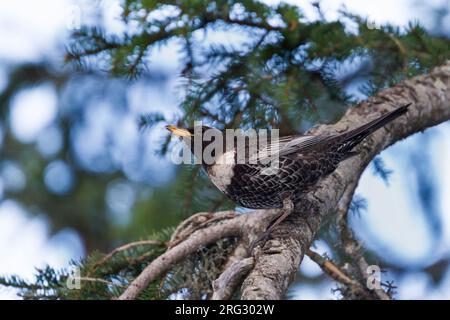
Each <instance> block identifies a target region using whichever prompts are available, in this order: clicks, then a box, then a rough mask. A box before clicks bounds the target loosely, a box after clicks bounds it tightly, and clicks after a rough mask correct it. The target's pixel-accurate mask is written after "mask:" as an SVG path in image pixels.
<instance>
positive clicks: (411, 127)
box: [242, 62, 450, 299]
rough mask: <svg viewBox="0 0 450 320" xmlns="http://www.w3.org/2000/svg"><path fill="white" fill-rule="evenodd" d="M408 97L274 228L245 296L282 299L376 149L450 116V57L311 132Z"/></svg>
mask: <svg viewBox="0 0 450 320" xmlns="http://www.w3.org/2000/svg"><path fill="white" fill-rule="evenodd" d="M407 103H412V105H411V106H410V108H409V112H408V113H407V114H406V116H403V117H401V118H399V119H397V120H396V121H394V122H393V123H392V124H389V125H387V126H386V127H385V129H381V130H379V131H377V132H376V133H374V134H372V135H371V136H370V137H368V138H367V139H366V140H365V141H364V143H363V144H362V145H360V146H359V147H358V151H360V153H359V155H358V156H355V157H352V158H350V159H348V160H346V161H344V162H343V163H341V164H340V166H339V167H338V169H337V170H336V171H335V172H334V173H333V174H331V175H330V176H328V177H327V178H325V179H324V180H323V181H322V182H321V183H320V185H319V186H318V187H317V188H315V189H314V190H312V191H311V192H309V193H308V194H306V195H305V199H304V201H303V202H302V203H299V204H296V205H297V207H296V212H295V213H294V214H292V215H291V216H290V217H289V218H288V219H287V220H286V221H285V222H283V223H282V224H280V225H279V226H278V227H277V228H276V229H275V230H274V232H273V233H272V237H271V238H272V240H270V241H268V242H267V244H266V246H265V247H264V252H263V253H262V254H260V255H258V256H257V257H256V261H255V267H254V269H253V271H252V272H251V273H250V274H249V276H248V277H247V279H246V280H245V281H244V283H243V286H242V298H243V299H281V298H282V297H283V295H284V293H285V291H286V289H287V287H288V286H289V284H290V282H291V280H292V278H293V276H294V275H295V273H296V272H297V269H298V266H299V264H300V262H301V261H302V259H303V255H304V253H305V252H306V250H307V249H308V248H309V247H310V245H311V243H312V241H313V239H314V236H315V235H316V233H317V231H318V230H319V228H320V226H321V220H322V217H323V216H324V215H326V214H328V213H332V212H335V211H336V208H338V204H339V201H340V199H341V198H342V196H343V194H344V191H345V190H346V188H347V186H348V185H350V184H351V183H352V182H353V183H354V181H357V180H359V177H360V175H361V174H362V172H363V170H364V169H365V167H366V166H367V164H368V163H369V162H370V161H371V160H372V159H373V158H374V157H375V155H376V154H378V153H379V152H381V151H382V150H383V149H385V148H387V147H388V146H390V145H391V144H393V143H395V142H396V141H398V140H401V139H402V138H405V137H407V136H409V135H412V134H414V133H416V132H419V131H422V130H424V129H426V128H428V127H432V126H434V125H436V124H439V123H441V122H444V121H446V120H448V119H450V62H448V63H447V64H445V65H443V66H440V67H437V68H435V69H434V70H432V71H431V72H430V73H429V74H427V75H423V76H418V77H415V78H412V79H409V80H406V81H403V82H401V83H400V84H398V85H396V86H394V87H392V88H388V89H385V90H383V91H381V92H380V93H378V94H377V95H375V96H374V97H372V98H370V99H368V100H367V101H365V102H362V103H361V104H360V105H358V106H357V107H355V108H351V109H350V110H349V111H348V112H347V113H346V114H345V116H344V117H343V118H342V119H341V120H340V121H339V122H338V123H336V124H334V125H326V126H320V127H317V128H314V129H312V130H311V132H310V133H320V132H328V133H329V132H340V131H345V130H348V129H351V128H354V127H356V126H358V125H360V124H361V123H366V122H367V121H368V120H369V119H373V118H376V117H377V116H380V115H381V114H383V113H385V112H387V111H389V110H392V109H394V108H395V107H397V106H400V105H404V104H407Z"/></svg>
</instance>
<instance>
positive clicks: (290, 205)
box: [248, 197, 294, 254]
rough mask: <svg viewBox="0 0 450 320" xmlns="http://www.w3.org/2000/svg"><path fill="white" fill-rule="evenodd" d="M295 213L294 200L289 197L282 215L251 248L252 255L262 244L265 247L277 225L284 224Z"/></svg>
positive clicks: (281, 212) (284, 201) (279, 215)
mask: <svg viewBox="0 0 450 320" xmlns="http://www.w3.org/2000/svg"><path fill="white" fill-rule="evenodd" d="M292 211H294V203H293V202H292V200H291V199H290V198H289V197H288V198H285V199H284V200H283V207H282V208H281V209H280V213H279V214H278V216H277V217H276V218H274V219H273V220H272V221H271V222H270V224H269V226H268V227H267V229H266V231H264V233H263V234H262V235H261V237H259V238H258V239H256V240H255V241H254V242H253V243H252V244H251V246H250V248H249V251H248V252H249V253H250V254H251V253H252V251H253V249H254V248H255V247H256V245H258V244H259V243H261V245H262V246H264V243H265V242H266V240H267V238H268V237H269V235H270V233H271V232H272V231H273V229H275V227H276V226H277V225H279V224H280V223H281V222H283V221H284V220H285V219H286V218H287V217H288V216H289V215H290V214H291V213H292Z"/></svg>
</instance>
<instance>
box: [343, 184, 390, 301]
mask: <svg viewBox="0 0 450 320" xmlns="http://www.w3.org/2000/svg"><path fill="white" fill-rule="evenodd" d="M357 185H358V180H354V181H352V182H351V183H350V184H348V186H347V188H346V189H345V191H344V193H343V195H342V198H341V201H340V202H339V206H338V212H337V222H338V229H339V234H340V238H341V241H342V247H343V249H344V252H345V253H346V254H347V255H348V256H350V257H352V259H353V261H355V262H356V265H357V266H358V272H359V275H360V277H361V278H362V279H367V277H368V273H367V270H368V269H369V264H368V263H367V261H366V259H365V258H364V254H363V252H362V250H361V249H362V246H361V244H360V243H359V241H358V240H357V239H356V238H355V236H354V234H353V231H352V230H351V229H350V227H349V226H348V222H347V220H348V219H347V218H348V210H349V208H350V204H351V202H352V199H353V194H354V193H355V190H356V187H357ZM374 293H375V294H376V296H377V297H378V299H380V300H390V297H389V296H388V295H387V294H386V292H385V291H384V290H383V289H374Z"/></svg>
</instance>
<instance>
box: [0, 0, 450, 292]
mask: <svg viewBox="0 0 450 320" xmlns="http://www.w3.org/2000/svg"><path fill="white" fill-rule="evenodd" d="M263 2H266V3H277V2H278V1H263ZM287 2H289V3H291V4H295V3H297V2H296V1H287ZM302 3H303V4H302V5H301V9H302V10H303V12H304V14H305V15H306V17H307V18H308V19H312V20H313V19H315V18H316V15H317V11H315V10H314V8H313V5H311V4H310V3H308V2H302ZM342 6H346V8H347V10H349V11H351V12H354V13H356V14H359V15H361V16H363V17H368V18H369V20H370V21H372V22H373V26H374V27H376V25H377V24H381V23H385V22H389V23H392V24H395V25H398V26H400V27H402V26H403V27H404V26H407V25H408V23H409V22H410V21H416V22H419V23H420V24H422V25H423V26H424V27H425V28H426V29H427V30H428V31H429V32H431V33H432V34H439V35H443V36H447V37H450V1H448V0H433V1H426V2H425V1H418V0H409V1H408V0H402V1H395V2H393V1H387V0H379V1H377V2H367V1H364V2H363V1H357V0H347V1H332V0H326V1H325V0H324V1H321V7H322V10H323V12H324V14H325V16H326V18H327V19H328V20H333V19H337V17H338V10H339V9H341V8H342ZM120 13H121V7H120V1H115V0H103V1H69V0H64V1H63V0H53V1H52V0H42V1H32V0H29V1H25V0H17V1H11V2H8V3H7V2H2V3H1V4H0V39H2V41H1V42H0V274H2V275H5V274H17V275H20V276H22V277H24V278H25V279H32V276H33V274H34V271H35V268H39V267H43V266H45V265H46V264H49V265H51V266H53V267H65V266H67V265H68V263H69V261H70V260H71V259H80V258H82V257H84V256H85V255H86V254H89V253H91V252H93V251H96V250H98V251H102V252H107V251H108V250H111V249H112V248H114V247H115V246H118V245H120V244H123V243H125V242H127V241H133V240H136V239H139V238H140V237H143V236H145V235H148V234H149V233H152V232H153V231H155V230H156V231H157V230H161V229H163V228H166V227H168V226H174V225H176V224H177V222H179V221H181V220H182V219H184V218H186V217H187V216H188V215H189V214H191V213H192V212H195V211H192V210H194V209H192V210H191V211H189V210H184V209H183V208H185V207H189V208H195V209H196V210H197V209H202V203H204V199H205V198H213V197H215V196H216V195H209V194H201V195H199V194H192V192H189V190H191V187H190V186H189V184H188V182H189V181H190V180H192V175H195V174H197V173H195V172H193V171H192V170H191V169H188V168H185V167H178V166H175V165H174V164H172V162H171V161H170V155H169V154H165V155H163V154H161V152H160V151H161V150H160V149H161V147H160V146H161V144H162V143H163V142H164V140H165V139H166V137H167V132H166V131H165V129H164V124H165V123H161V124H160V125H156V126H154V127H152V128H149V129H147V130H140V129H139V127H138V125H137V119H138V118H139V116H140V115H141V114H143V113H148V112H154V111H158V112H160V113H162V114H163V115H164V116H165V117H166V119H171V120H173V121H175V120H176V119H177V118H178V117H179V116H180V112H181V110H180V109H179V108H178V105H179V103H180V101H181V100H182V98H183V90H181V89H180V86H181V84H180V82H179V80H178V75H179V74H180V72H181V71H182V70H180V64H179V61H180V59H181V58H180V50H179V47H177V45H176V44H171V43H168V44H167V45H166V46H164V47H160V49H159V50H155V51H152V53H151V59H150V60H151V63H150V64H149V68H148V72H145V73H143V74H142V76H141V77H139V78H138V79H137V80H127V79H121V78H115V77H110V76H108V75H107V74H106V73H102V72H98V71H85V72H75V71H74V70H73V69H72V68H70V67H68V66H67V65H65V64H64V55H65V52H66V45H67V40H68V37H69V36H70V33H71V32H72V31H73V30H76V29H77V28H79V26H80V25H81V24H83V25H85V24H87V25H100V26H102V27H104V28H105V29H106V30H108V31H109V32H112V33H114V32H121V30H123V28H124V26H123V24H122V23H121V21H120V20H119V19H118V16H119V15H120ZM205 41H210V42H217V43H231V44H233V45H236V46H239V44H240V42H241V41H242V36H240V35H239V34H237V33H231V32H230V33H217V34H210V35H208V37H207V38H206V39H205ZM350 69H351V68H350ZM350 71H351V70H350ZM359 85H360V83H358V82H353V83H352V85H351V86H349V87H348V90H349V92H350V93H351V94H353V95H354V96H356V97H358V98H359V99H364V98H365V96H364V94H362V93H361V92H360V91H359V90H358V88H359ZM380 159H382V160H383V162H382V163H381V161H380V163H379V164H378V165H383V166H384V170H383V172H384V173H388V174H389V179H387V180H383V179H381V178H380V177H379V170H374V166H371V167H369V168H368V169H367V170H366V172H365V173H364V175H363V178H362V180H361V181H360V185H359V187H358V189H357V192H356V197H357V199H360V201H359V202H360V204H361V206H360V210H356V211H358V212H357V213H356V214H353V215H351V224H352V226H353V228H354V230H355V232H356V235H357V236H358V238H360V239H361V240H362V241H363V243H364V244H365V246H366V248H367V249H368V250H370V252H371V254H373V255H374V256H376V257H377V259H378V260H379V261H380V264H381V265H382V266H383V267H384V268H385V269H386V270H387V272H386V273H384V274H383V277H385V278H384V279H390V280H394V281H395V285H396V286H398V290H397V291H398V294H397V296H396V298H398V299H430V298H443V299H448V298H450V197H449V195H450V166H449V165H448V164H449V163H450V124H449V123H444V124H441V125H439V126H437V127H434V128H431V129H428V130H426V131H425V132H424V133H419V134H416V135H414V136H412V137H409V138H408V139H406V140H404V141H402V142H400V143H397V144H396V145H395V146H393V147H391V148H389V149H388V150H386V151H384V152H383V153H382V154H381V158H380ZM375 167H377V165H375ZM377 173H378V174H377ZM223 201H225V200H223ZM191 202H194V204H193V205H191ZM188 204H189V205H188ZM222 205H223V203H219V204H217V203H216V207H217V208H218V207H222ZM315 247H316V249H317V251H319V252H321V253H324V252H328V253H329V254H331V249H332V247H333V244H332V243H327V241H324V240H317V241H316V242H315ZM334 287H335V284H334V283H333V281H330V279H329V278H327V276H325V275H323V273H322V272H321V270H320V269H319V268H318V267H317V266H315V265H314V263H313V262H311V261H310V260H309V259H308V258H305V261H304V263H303V264H302V266H301V268H300V271H299V275H298V277H297V280H296V281H295V283H294V284H293V286H292V288H291V290H290V293H289V298H292V299H330V298H331V299H332V298H335V296H334V295H333V293H332V289H333V288H334ZM0 298H7V299H14V298H16V294H15V292H14V291H13V290H12V289H5V288H3V287H0Z"/></svg>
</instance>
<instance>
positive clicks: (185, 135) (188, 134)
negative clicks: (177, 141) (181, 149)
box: [166, 125, 225, 165]
mask: <svg viewBox="0 0 450 320" xmlns="http://www.w3.org/2000/svg"><path fill="white" fill-rule="evenodd" d="M166 129H167V130H169V131H170V132H171V133H172V134H173V135H174V136H177V137H179V138H181V139H183V142H184V143H185V144H186V145H187V146H188V147H189V149H190V150H191V152H192V154H194V155H195V156H196V157H197V158H198V157H199V155H200V158H201V159H202V163H203V164H204V165H207V164H206V163H204V162H203V160H204V159H203V151H204V150H205V148H206V147H207V146H208V145H210V144H211V143H213V142H214V141H216V139H225V136H224V134H223V133H222V131H220V130H219V129H216V128H212V127H208V126H203V125H202V126H198V127H193V128H180V127H177V126H174V125H167V126H166ZM195 141H201V144H200V146H201V149H200V150H196V149H195V148H196V145H197V143H196V142H195ZM224 148H225V140H223V141H222V144H221V148H220V149H222V150H218V149H214V150H213V151H212V156H213V157H216V156H218V155H219V154H221V153H223V149H224ZM216 151H217V153H216ZM198 152H201V154H198Z"/></svg>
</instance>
